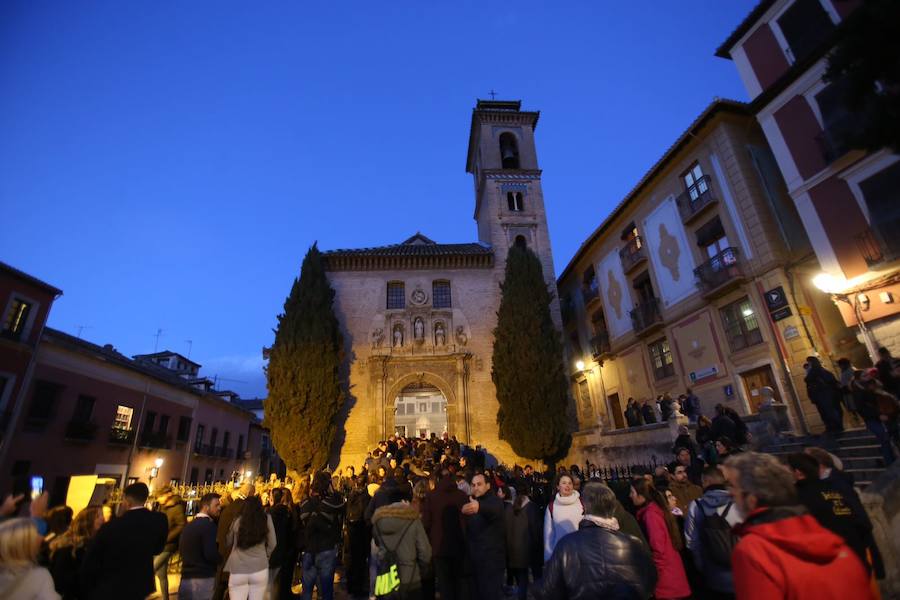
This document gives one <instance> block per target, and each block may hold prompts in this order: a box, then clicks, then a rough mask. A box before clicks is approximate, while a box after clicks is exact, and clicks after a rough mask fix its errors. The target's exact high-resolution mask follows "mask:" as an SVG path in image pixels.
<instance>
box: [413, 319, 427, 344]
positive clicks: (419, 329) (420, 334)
mask: <svg viewBox="0 0 900 600" xmlns="http://www.w3.org/2000/svg"><path fill="white" fill-rule="evenodd" d="M413 336H415V338H416V339H417V340H422V339H425V321H423V320H422V317H416V320H415V321H413Z"/></svg>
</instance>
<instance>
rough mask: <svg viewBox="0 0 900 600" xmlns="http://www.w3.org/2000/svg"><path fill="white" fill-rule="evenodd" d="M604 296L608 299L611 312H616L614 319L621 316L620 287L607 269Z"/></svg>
mask: <svg viewBox="0 0 900 600" xmlns="http://www.w3.org/2000/svg"><path fill="white" fill-rule="evenodd" d="M607 280H608V281H609V283H608V284H607V286H606V297H607V298H608V299H609V305H610V306H612V309H613V312H615V313H616V319H621V318H622V287H621V286H620V285H619V282H618V281H616V278H615V276H614V275H613V272H612V270H611V269H610V270H609V271H607Z"/></svg>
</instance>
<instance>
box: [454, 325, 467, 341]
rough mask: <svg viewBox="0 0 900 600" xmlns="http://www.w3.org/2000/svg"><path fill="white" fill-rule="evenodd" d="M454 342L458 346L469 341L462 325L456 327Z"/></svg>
mask: <svg viewBox="0 0 900 600" xmlns="http://www.w3.org/2000/svg"><path fill="white" fill-rule="evenodd" d="M456 343H457V344H459V345H460V346H465V345H466V344H468V343H469V336H467V335H466V329H465V327H463V326H462V325H459V326H457V328H456Z"/></svg>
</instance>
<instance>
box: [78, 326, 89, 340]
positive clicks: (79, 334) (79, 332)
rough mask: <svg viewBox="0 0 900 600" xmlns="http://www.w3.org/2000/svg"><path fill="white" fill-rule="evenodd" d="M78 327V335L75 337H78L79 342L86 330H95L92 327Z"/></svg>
mask: <svg viewBox="0 0 900 600" xmlns="http://www.w3.org/2000/svg"><path fill="white" fill-rule="evenodd" d="M77 327H78V335H76V336H75V337H77V338H78V339H79V340H80V339H81V332H82V331H84V330H85V329H93V326H92V325H77Z"/></svg>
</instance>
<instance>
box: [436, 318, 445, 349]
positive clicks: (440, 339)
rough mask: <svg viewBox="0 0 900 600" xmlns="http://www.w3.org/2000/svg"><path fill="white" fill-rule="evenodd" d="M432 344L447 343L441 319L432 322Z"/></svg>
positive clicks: (441, 344) (443, 344) (442, 344)
mask: <svg viewBox="0 0 900 600" xmlns="http://www.w3.org/2000/svg"><path fill="white" fill-rule="evenodd" d="M434 345H435V346H446V345H447V335H446V333H445V331H444V324H443V323H442V322H441V321H438V322H437V323H435V324H434Z"/></svg>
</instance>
